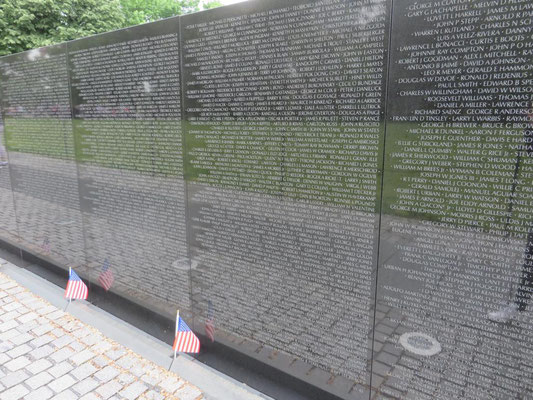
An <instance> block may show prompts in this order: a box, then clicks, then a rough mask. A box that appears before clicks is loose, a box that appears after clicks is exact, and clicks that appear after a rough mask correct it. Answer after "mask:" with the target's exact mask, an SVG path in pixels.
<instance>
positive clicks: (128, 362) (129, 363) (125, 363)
mask: <svg viewBox="0 0 533 400" xmlns="http://www.w3.org/2000/svg"><path fill="white" fill-rule="evenodd" d="M138 362H139V360H138V359H136V358H135V357H132V356H131V355H129V354H128V355H125V356H124V357H122V358H121V359H119V360H118V361H117V362H116V363H117V364H118V365H119V366H121V367H122V368H124V369H130V368H131V367H133V366H134V365H135V364H137V363H138Z"/></svg>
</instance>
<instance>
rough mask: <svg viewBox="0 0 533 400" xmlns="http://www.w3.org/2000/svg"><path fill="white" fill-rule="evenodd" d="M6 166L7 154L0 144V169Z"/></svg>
mask: <svg viewBox="0 0 533 400" xmlns="http://www.w3.org/2000/svg"><path fill="white" fill-rule="evenodd" d="M4 165H7V152H6V148H5V147H4V145H3V144H2V143H0V167H3V166H4Z"/></svg>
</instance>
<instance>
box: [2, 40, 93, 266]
mask: <svg viewBox="0 0 533 400" xmlns="http://www.w3.org/2000/svg"><path fill="white" fill-rule="evenodd" d="M0 84H1V86H2V109H3V119H4V136H5V142H6V148H7V153H8V156H9V171H10V181H11V186H12V189H13V199H14V209H15V210H16V218H17V225H18V233H19V235H20V237H21V244H23V245H25V246H26V247H28V248H29V249H30V250H31V251H32V252H34V253H36V254H39V255H42V256H45V257H47V258H48V259H50V260H52V261H54V262H57V263H59V264H61V265H63V266H74V265H78V264H81V263H84V262H85V256H84V251H83V250H84V242H83V233H82V226H81V214H80V205H79V196H78V183H77V168H76V163H75V159H74V140H73V135H72V118H71V107H70V92H69V85H68V75H67V56H66V45H65V44H60V45H56V46H50V47H45V48H40V49H34V50H30V51H27V52H24V53H20V54H15V55H11V56H6V57H3V58H2V59H1V61H0Z"/></svg>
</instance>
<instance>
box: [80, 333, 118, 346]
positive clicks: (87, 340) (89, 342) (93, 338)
mask: <svg viewBox="0 0 533 400" xmlns="http://www.w3.org/2000/svg"><path fill="white" fill-rule="evenodd" d="M80 341H81V342H82V343H83V344H84V345H86V346H93V345H95V344H97V343H105V344H107V345H108V346H111V345H110V344H109V343H107V342H102V339H101V338H99V337H98V335H94V334H93V335H87V336H85V337H82V338H81V339H80Z"/></svg>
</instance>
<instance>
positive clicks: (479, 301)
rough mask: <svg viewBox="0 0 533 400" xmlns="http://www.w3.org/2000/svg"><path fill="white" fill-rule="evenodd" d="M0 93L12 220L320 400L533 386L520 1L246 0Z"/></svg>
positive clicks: (162, 25) (12, 238) (26, 73)
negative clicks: (209, 326) (179, 314)
mask: <svg viewBox="0 0 533 400" xmlns="http://www.w3.org/2000/svg"><path fill="white" fill-rule="evenodd" d="M0 95H1V102H0V104H1V107H2V113H1V120H3V124H4V129H3V131H2V130H0V140H1V141H2V147H0V205H1V208H0V216H1V226H0V235H1V237H0V239H2V240H4V241H6V242H9V243H16V244H17V245H18V246H20V247H21V248H23V249H24V250H26V251H29V252H31V253H33V254H35V255H38V256H40V257H42V258H43V259H45V260H47V261H49V262H53V263H55V264H57V265H59V266H61V267H63V268H68V267H69V266H75V267H76V268H77V270H79V272H80V276H82V278H84V279H86V280H89V281H90V284H91V285H93V286H94V285H96V286H99V287H103V289H104V290H106V291H110V292H113V293H116V294H118V295H120V296H123V297H126V298H128V299H130V300H132V301H134V302H136V303H138V304H140V305H142V306H144V307H147V308H149V309H151V310H153V311H154V312H155V313H157V314H161V315H163V316H166V317H168V318H173V315H174V313H175V309H176V308H179V309H180V310H182V312H183V315H184V316H185V317H186V319H187V320H188V322H190V323H189V325H190V326H191V327H192V328H193V329H194V330H195V331H197V332H198V333H199V334H201V335H202V341H203V351H204V352H206V353H209V352H211V351H215V350H216V348H217V346H219V345H222V346H223V347H226V348H228V347H229V348H231V349H233V350H234V351H237V352H239V353H241V354H243V355H245V356H247V357H250V358H253V359H256V360H259V361H260V362H262V363H265V364H267V365H269V366H271V367H273V368H275V369H276V370H279V371H281V372H283V373H285V374H288V375H290V376H292V377H294V378H296V379H297V380H299V381H302V382H304V383H305V385H307V386H308V387H309V388H311V390H310V392H308V393H311V394H310V396H311V397H314V398H317V399H325V398H327V396H333V397H334V396H336V398H341V399H373V398H397V399H443V400H444V399H502V398H509V399H511V398H513V399H514V398H516V399H521V398H524V399H525V398H528V396H529V395H530V393H531V392H532V391H533V361H532V360H533V340H532V339H531V338H532V335H531V333H532V332H533V319H532V316H531V312H530V310H529V308H528V303H529V302H530V295H531V292H532V291H533V263H532V261H531V257H533V234H532V233H531V223H532V221H533V181H532V178H533V158H532V155H533V126H532V125H533V4H532V3H531V2H530V1H528V0H494V1H467V0H450V1H442V0H424V1H413V0H405V1H403V0H402V1H399V0H395V1H391V0H318V1H301V0H296V1H290V2H287V1H283V0H270V1H259V0H256V1H253V0H251V1H248V2H244V3H240V4H237V5H234V6H228V7H221V8H218V9H214V10H209V11H205V12H201V13H195V14H190V15H185V16H182V17H175V18H170V19H166V20H162V21H159V22H154V23H150V24H145V25H139V26H135V27H132V28H128V29H123V30H120V31H116V32H109V33H105V34H101V35H97V36H94V37H89V38H84V39H80V40H76V41H72V42H68V43H66V44H61V45H56V46H50V47H47V48H42V49H36V50H31V51H28V52H24V53H20V54H16V55H12V56H6V57H3V58H0ZM109 271H110V272H109ZM102 276H105V277H106V279H102ZM89 300H90V298H89ZM206 322H209V323H210V324H212V325H214V326H215V334H214V336H213V337H210V335H209V332H206V330H205V328H206ZM375 396H378V397H375Z"/></svg>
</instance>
